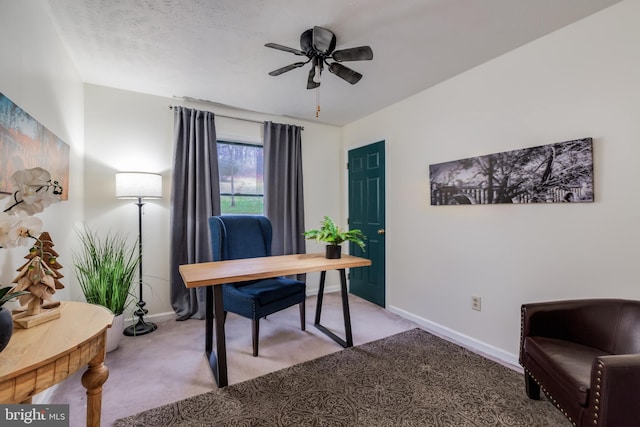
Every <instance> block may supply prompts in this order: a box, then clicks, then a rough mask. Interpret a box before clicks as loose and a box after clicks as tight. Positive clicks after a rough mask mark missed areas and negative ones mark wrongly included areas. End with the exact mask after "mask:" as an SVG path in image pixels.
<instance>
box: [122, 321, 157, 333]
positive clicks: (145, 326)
mask: <svg viewBox="0 0 640 427" xmlns="http://www.w3.org/2000/svg"><path fill="white" fill-rule="evenodd" d="M156 329H158V325H156V324H155V323H151V322H145V321H144V320H142V319H139V320H138V323H136V324H135V325H131V326H128V327H126V328H125V329H124V332H123V334H125V335H126V336H128V337H135V336H138V335H146V334H149V333H151V332H153V331H155V330H156Z"/></svg>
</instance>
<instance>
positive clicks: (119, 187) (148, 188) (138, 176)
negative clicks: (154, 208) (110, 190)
mask: <svg viewBox="0 0 640 427" xmlns="http://www.w3.org/2000/svg"><path fill="white" fill-rule="evenodd" d="M116 197H117V198H118V199H137V198H143V199H161V198H162V175H160V174H157V173H147V172H118V173H116Z"/></svg>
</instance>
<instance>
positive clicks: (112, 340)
mask: <svg viewBox="0 0 640 427" xmlns="http://www.w3.org/2000/svg"><path fill="white" fill-rule="evenodd" d="M123 331H124V313H123V314H120V315H119V316H116V317H114V319H113V324H112V325H111V327H110V328H108V329H107V346H106V347H107V353H109V352H110V351H113V350H115V349H117V348H118V346H119V345H120V340H121V339H122V332H123Z"/></svg>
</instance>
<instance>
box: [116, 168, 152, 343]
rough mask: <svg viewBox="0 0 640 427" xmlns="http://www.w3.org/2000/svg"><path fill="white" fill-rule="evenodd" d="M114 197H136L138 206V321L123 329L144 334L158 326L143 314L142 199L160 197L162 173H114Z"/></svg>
mask: <svg viewBox="0 0 640 427" xmlns="http://www.w3.org/2000/svg"><path fill="white" fill-rule="evenodd" d="M116 197H117V198H118V199H137V200H138V201H137V202H136V203H135V204H136V205H137V206H138V254H139V258H140V265H139V266H140V281H139V285H140V287H139V294H138V295H139V300H138V302H137V303H136V305H137V307H138V308H137V309H136V311H135V312H134V314H135V315H136V316H138V322H137V323H136V324H134V325H131V326H129V327H127V328H125V330H124V334H125V335H127V336H137V335H145V334H148V333H150V332H153V331H155V330H156V329H157V328H158V326H157V325H156V324H155V323H151V322H146V321H145V320H144V315H145V314H147V313H148V312H149V310H147V309H146V308H144V306H145V305H146V303H145V302H144V300H143V298H142V206H143V205H144V202H143V201H142V199H160V198H162V175H159V174H156V173H146V172H118V173H116Z"/></svg>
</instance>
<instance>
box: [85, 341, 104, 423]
mask: <svg viewBox="0 0 640 427" xmlns="http://www.w3.org/2000/svg"><path fill="white" fill-rule="evenodd" d="M106 342H107V331H106V329H105V331H104V340H103V346H102V349H101V350H100V351H99V352H98V354H97V355H96V356H95V357H94V358H93V359H91V360H90V361H89V369H87V371H86V372H85V373H84V374H82V385H83V386H84V388H86V389H87V427H99V426H100V414H101V412H102V385H103V384H104V383H105V381H107V378H109V369H107V367H106V366H105V365H104V358H105V354H106V348H105V347H104V343H106Z"/></svg>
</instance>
